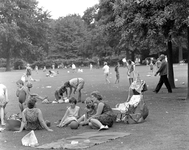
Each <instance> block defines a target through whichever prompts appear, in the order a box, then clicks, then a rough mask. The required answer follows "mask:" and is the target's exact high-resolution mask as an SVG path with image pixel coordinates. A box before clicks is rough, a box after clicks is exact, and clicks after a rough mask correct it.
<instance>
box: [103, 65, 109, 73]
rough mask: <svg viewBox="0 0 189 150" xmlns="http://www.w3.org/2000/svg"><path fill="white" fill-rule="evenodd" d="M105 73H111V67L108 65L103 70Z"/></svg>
mask: <svg viewBox="0 0 189 150" xmlns="http://www.w3.org/2000/svg"><path fill="white" fill-rule="evenodd" d="M102 69H103V71H104V73H109V71H110V67H109V66H108V65H105V66H104V67H103V68H102Z"/></svg>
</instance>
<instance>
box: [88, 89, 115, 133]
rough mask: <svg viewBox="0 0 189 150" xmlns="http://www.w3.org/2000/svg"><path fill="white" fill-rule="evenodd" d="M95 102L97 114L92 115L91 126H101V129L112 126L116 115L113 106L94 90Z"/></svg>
mask: <svg viewBox="0 0 189 150" xmlns="http://www.w3.org/2000/svg"><path fill="white" fill-rule="evenodd" d="M91 96H92V97H91V98H92V100H93V102H94V103H96V104H97V108H96V114H95V115H93V116H91V118H90V120H89V126H90V127H92V128H99V130H106V129H108V128H109V127H112V125H113V123H114V121H115V119H116V116H115V115H114V113H113V111H112V109H111V107H110V106H109V105H108V104H106V103H105V102H103V101H102V96H101V95H100V94H99V93H98V92H97V91H94V92H92V94H91Z"/></svg>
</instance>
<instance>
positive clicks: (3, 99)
mask: <svg viewBox="0 0 189 150" xmlns="http://www.w3.org/2000/svg"><path fill="white" fill-rule="evenodd" d="M8 102H9V99H8V91H7V87H6V86H5V85H4V84H0V111H1V112H0V113H1V116H0V117H1V125H3V126H4V125H5V118H4V117H5V107H6V105H7V104H8Z"/></svg>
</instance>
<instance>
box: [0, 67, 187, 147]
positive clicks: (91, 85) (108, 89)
mask: <svg viewBox="0 0 189 150" xmlns="http://www.w3.org/2000/svg"><path fill="white" fill-rule="evenodd" d="M149 70H150V69H149V67H147V66H136V72H137V73H140V76H141V78H142V79H143V80H145V81H146V83H147V85H148V91H147V92H145V94H144V98H145V101H146V103H147V105H148V107H149V110H150V114H149V117H148V118H147V120H146V122H144V123H142V124H130V125H127V124H124V123H115V125H114V126H113V127H112V128H110V129H109V130H108V131H121V132H129V133H131V135H129V136H127V137H124V138H120V139H116V140H114V141H111V142H108V143H104V144H100V145H98V146H93V147H91V148H89V149H90V150H95V149H99V150H101V149H102V150H103V149H123V150H124V149H125V150H126V149H131V150H135V149H136V150H140V149H141V150H143V149H145V150H152V149H153V150H154V149H157V150H159V149H166V150H167V149H170V148H171V149H172V150H173V149H175V150H177V149H178V148H179V149H185V148H189V140H188V139H189V138H188V137H187V138H186V136H187V135H189V134H188V133H189V130H188V123H189V121H187V120H189V119H188V117H189V108H188V106H189V102H187V101H182V100H181V99H183V98H184V97H186V95H187V88H186V86H187V65H174V76H175V79H176V80H175V85H176V87H177V88H176V89H173V93H172V94H168V92H167V89H166V88H165V86H163V87H162V89H161V90H160V92H159V93H158V94H154V93H153V92H152V91H153V90H154V88H155V86H156V85H157V82H158V80H159V76H156V77H154V76H150V77H149V76H147V75H148V74H149V72H150V71H149ZM68 71H69V73H68ZM24 72H25V70H21V71H11V72H0V83H3V84H5V85H6V86H7V88H8V94H9V99H10V101H9V103H8V105H7V107H6V112H7V116H9V115H10V114H13V113H19V107H18V99H17V97H16V89H17V85H16V81H17V80H18V79H20V78H21V76H22V75H23V73H24ZM58 72H59V74H58V75H57V76H56V77H53V78H52V77H46V73H47V72H43V71H42V70H39V71H38V73H37V72H35V71H33V72H32V77H33V78H34V79H38V80H39V81H37V82H32V83H33V88H32V89H31V93H37V94H39V95H40V96H43V97H44V96H48V99H49V100H50V101H53V100H54V99H55V97H54V91H55V90H56V89H57V88H58V87H60V86H61V85H63V83H64V82H66V81H68V80H69V79H72V78H75V77H81V78H83V79H84V80H85V86H84V89H83V91H82V99H83V100H85V99H86V97H88V96H90V93H91V92H92V91H94V90H97V91H99V92H100V93H101V94H102V95H103V98H104V101H106V102H107V103H108V104H110V106H111V107H114V106H115V105H116V104H117V103H120V102H124V101H125V100H126V98H127V94H128V88H129V82H128V78H127V76H126V73H127V68H123V67H120V83H119V84H115V83H114V82H115V71H114V68H113V67H112V68H111V69H110V72H111V73H110V81H111V83H110V84H107V83H105V78H104V75H103V71H102V69H101V68H100V69H93V70H89V69H88V68H83V72H80V73H79V72H75V73H72V71H71V69H58ZM47 86H51V88H47ZM73 96H75V97H76V98H77V94H76V95H73ZM68 105H69V104H65V103H63V104H42V103H41V101H38V102H37V107H39V108H40V109H41V110H42V113H43V116H44V118H45V120H49V121H51V128H52V129H53V130H54V131H53V132H47V131H46V130H42V131H36V132H35V133H36V136H37V138H38V141H39V144H40V145H42V144H45V143H50V142H52V141H56V140H58V139H61V138H65V137H70V136H73V135H77V134H79V133H83V132H88V131H95V130H92V129H90V128H89V127H86V126H85V127H80V128H79V129H78V130H71V129H70V128H69V127H65V128H57V127H56V124H55V123H54V122H55V121H57V120H59V119H61V118H62V117H63V115H64V113H65V111H66V108H67V106H68ZM78 105H79V106H80V107H81V109H82V110H83V109H84V107H85V105H84V104H82V103H79V104H78ZM82 113H84V111H82ZM27 133H28V131H23V132H22V133H13V132H12V131H3V132H2V133H0V149H1V150H9V149H19V150H25V149H26V150H27V149H28V150H29V149H33V148H29V147H24V146H22V145H21V138H22V137H23V136H24V135H25V134H27Z"/></svg>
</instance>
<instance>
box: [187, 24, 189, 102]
mask: <svg viewBox="0 0 189 150" xmlns="http://www.w3.org/2000/svg"><path fill="white" fill-rule="evenodd" d="M187 42H188V43H187V47H188V60H189V27H187ZM186 99H187V100H189V61H188V92H187V97H186Z"/></svg>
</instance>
